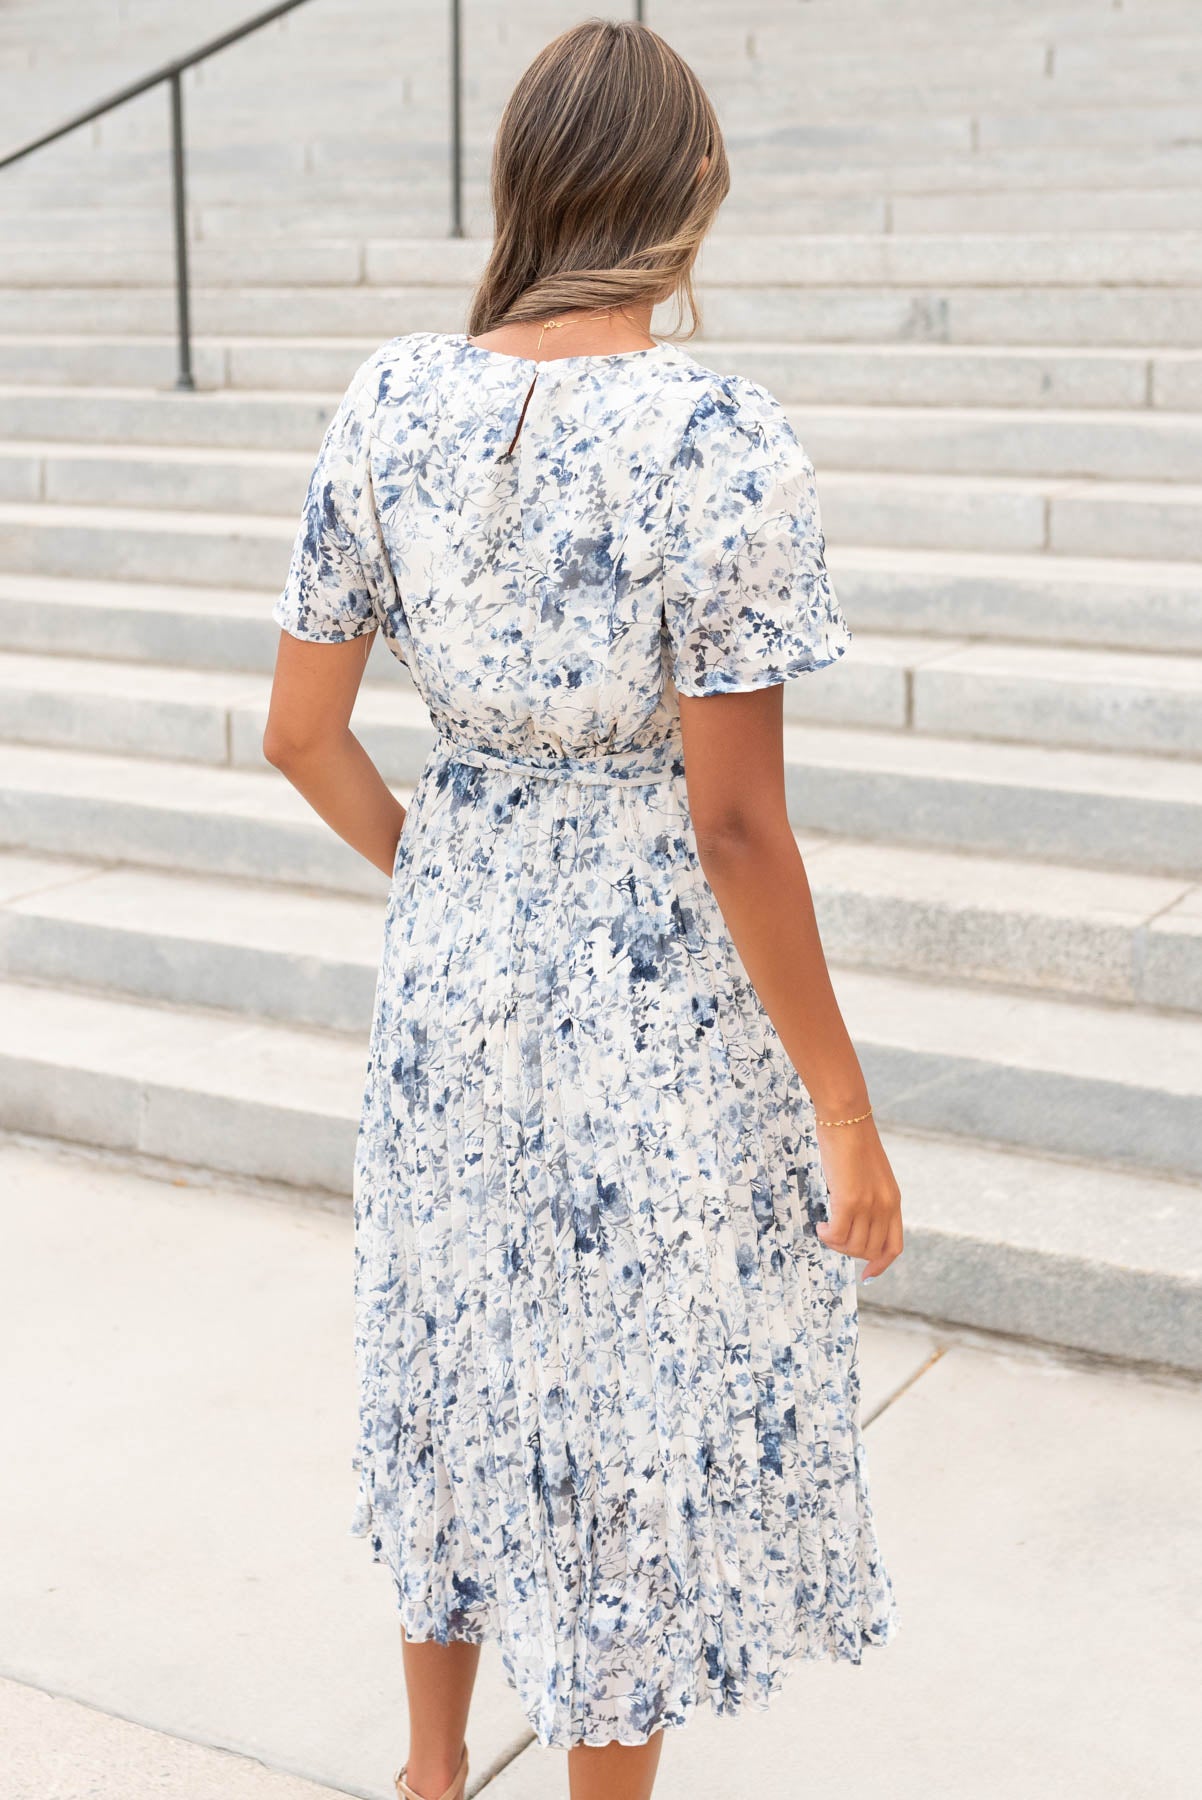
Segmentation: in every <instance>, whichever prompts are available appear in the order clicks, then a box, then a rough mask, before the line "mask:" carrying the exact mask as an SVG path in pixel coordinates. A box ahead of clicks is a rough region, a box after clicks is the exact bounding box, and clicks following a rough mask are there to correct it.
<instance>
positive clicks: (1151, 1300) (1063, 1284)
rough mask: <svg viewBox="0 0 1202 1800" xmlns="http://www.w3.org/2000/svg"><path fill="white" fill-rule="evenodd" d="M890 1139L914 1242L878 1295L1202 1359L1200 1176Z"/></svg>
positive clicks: (1112, 1349)
mask: <svg viewBox="0 0 1202 1800" xmlns="http://www.w3.org/2000/svg"><path fill="white" fill-rule="evenodd" d="M885 1141H886V1145H887V1148H888V1153H889V1159H890V1161H891V1163H892V1165H893V1169H894V1173H895V1174H896V1176H897V1179H898V1184H899V1186H900V1188H901V1190H902V1209H903V1216H904V1219H905V1231H906V1248H905V1250H904V1251H903V1253H902V1255H901V1256H900V1257H899V1258H898V1259H897V1261H896V1262H895V1263H893V1264H892V1265H891V1267H890V1269H889V1272H888V1278H887V1283H882V1284H881V1285H882V1287H883V1288H885V1289H886V1291H887V1294H888V1300H887V1302H886V1301H885V1295H884V1294H882V1303H887V1304H888V1305H889V1306H890V1307H891V1308H894V1307H895V1308H897V1309H898V1310H900V1311H902V1312H910V1313H918V1314H921V1315H922V1316H924V1317H926V1318H943V1319H948V1320H954V1321H956V1322H957V1323H959V1324H962V1325H970V1326H974V1327H977V1328H979V1329H982V1330H985V1331H1000V1332H1006V1333H1011V1334H1014V1335H1016V1336H1020V1337H1029V1338H1034V1339H1037V1340H1041V1341H1043V1342H1046V1343H1052V1344H1062V1345H1066V1346H1069V1347H1071V1348H1073V1349H1076V1350H1085V1351H1092V1352H1097V1353H1100V1354H1102V1355H1104V1356H1119V1357H1128V1358H1133V1359H1136V1360H1139V1361H1146V1362H1163V1363H1165V1364H1167V1365H1168V1366H1170V1367H1172V1368H1178V1369H1189V1370H1191V1371H1194V1372H1196V1371H1198V1370H1200V1369H1202V1306H1200V1305H1199V1299H1200V1298H1202V1279H1200V1276H1199V1270H1200V1269H1202V1207H1200V1206H1199V1202H1200V1201H1202V1190H1200V1189H1199V1188H1198V1187H1197V1186H1195V1185H1192V1184H1189V1183H1184V1182H1175V1181H1172V1180H1168V1179H1165V1178H1164V1177H1157V1176H1150V1175H1147V1174H1144V1173H1140V1174H1139V1175H1138V1176H1135V1177H1133V1176H1132V1174H1131V1173H1130V1172H1129V1171H1128V1170H1125V1169H1124V1170H1115V1169H1109V1168H1100V1167H1098V1166H1096V1165H1093V1164H1088V1163H1080V1162H1068V1161H1061V1160H1057V1159H1053V1158H1051V1157H1046V1156H1045V1157H1039V1156H1032V1155H1030V1154H1029V1153H1023V1152H1016V1151H1011V1150H1004V1149H1000V1148H996V1147H990V1146H986V1145H982V1144H972V1143H955V1142H949V1141H947V1140H945V1139H940V1138H936V1137H928V1136H920V1135H917V1134H915V1133H911V1132H902V1131H897V1130H892V1131H886V1133H885ZM1133 1190H1134V1191H1133ZM871 1292H873V1293H875V1292H876V1289H875V1288H874V1289H872V1290H871Z"/></svg>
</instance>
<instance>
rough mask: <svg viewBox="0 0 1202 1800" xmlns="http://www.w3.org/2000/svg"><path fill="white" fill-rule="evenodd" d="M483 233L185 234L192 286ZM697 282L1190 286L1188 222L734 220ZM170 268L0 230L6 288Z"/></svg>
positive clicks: (357, 277) (145, 276) (437, 257)
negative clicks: (1045, 228) (23, 239)
mask: <svg viewBox="0 0 1202 1800" xmlns="http://www.w3.org/2000/svg"><path fill="white" fill-rule="evenodd" d="M487 251H488V245H487V243H484V242H482V241H480V240H478V239H471V238H460V239H454V238H450V239H448V238H445V237H438V238H369V239H367V240H366V241H364V240H360V239H354V238H348V237H345V236H340V237H335V238H329V239H315V240H309V241H307V242H304V243H293V242H290V241H289V240H288V239H287V238H285V237H283V236H282V234H276V235H274V236H272V237H264V238H262V239H242V240H239V241H238V242H237V243H236V244H233V245H231V244H230V243H228V242H226V241H223V240H211V241H210V240H208V239H204V238H202V239H201V240H200V241H199V242H197V243H195V244H194V245H193V246H192V258H191V260H192V264H193V270H194V274H195V278H196V281H197V283H198V285H199V286H200V287H202V288H203V287H210V288H211V287H224V286H230V285H234V286H237V287H252V286H253V287H260V286H267V287H287V286H290V285H293V284H300V283H303V284H304V285H306V286H317V287H322V286H331V285H343V284H354V283H359V282H365V283H367V284H368V285H370V286H377V287H385V288H397V287H405V286H414V285H417V284H424V285H429V286H434V287H439V288H442V287H450V288H452V289H456V288H460V287H463V286H465V285H467V284H470V283H473V282H475V281H476V280H478V279H479V276H480V274H481V273H482V272H483V267H484V263H485V261H486V259H487ZM697 273H698V280H699V283H700V285H701V287H702V289H703V291H707V290H711V289H738V288H753V289H754V288H757V287H760V286H771V287H777V288H785V287H794V288H805V289H806V290H811V289H813V288H816V287H838V288H846V287H865V288H869V289H878V288H891V287H903V288H910V287H932V286H938V287H952V288H955V287H970V288H979V287H993V286H1004V287H1010V288H1017V287H1022V286H1025V285H1027V284H1030V285H1032V286H1037V287H1040V288H1049V287H1065V288H1071V289H1077V288H1089V287H1094V286H1098V285H1101V284H1112V283H1116V282H1121V283H1130V284H1132V285H1137V286H1140V287H1149V288H1156V287H1165V288H1178V289H1191V288H1196V287H1198V286H1200V285H1202V231H1200V230H1197V229H1195V230H1179V231H1174V232H1155V233H1148V232H1146V231H1145V232H1122V231H1107V232H1102V233H1098V234H1095V235H1090V234H1088V233H1085V232H1081V231H1077V232H1073V233H1071V234H1067V235H1066V234H1063V233H1058V232H1046V233H1037V232H1028V233H1017V232H1007V233H1004V234H1002V235H1000V236H992V235H990V234H988V233H986V232H974V233H967V234H966V233H963V232H947V233H912V234H910V233H907V234H903V233H899V232H896V231H894V232H888V233H882V232H879V231H874V232H863V233H859V234H846V233H845V234H839V233H834V232H817V233H813V234H808V235H797V234H794V235H789V236H785V235H782V234H767V235H761V234H757V233H744V234H741V235H739V236H737V237H736V236H723V237H717V236H715V237H713V238H710V239H708V240H707V241H706V243H705V244H704V245H703V246H702V249H701V252H700V255H699V257H698V262H697ZM171 276H172V262H171V243H170V240H169V239H168V238H167V237H166V235H164V239H163V243H162V245H161V248H160V249H158V250H157V251H156V250H152V249H149V248H142V247H140V246H138V245H136V244H135V245H132V246H131V245H125V246H120V245H117V244H113V245H107V244H99V245H91V246H84V247H81V248H76V247H75V246H74V245H72V244H70V243H66V244H62V243H60V244H52V245H50V246H47V245H45V244H40V245H33V244H30V245H23V244H21V243H19V242H18V243H10V244H9V245H8V247H7V249H6V252H5V282H6V285H8V286H10V287H17V286H27V287H31V288H37V289H41V288H70V287H79V286H82V287H86V288H89V289H95V288H108V287H121V288H124V287H132V288H139V287H155V286H157V285H159V284H161V283H163V282H166V281H170V279H171Z"/></svg>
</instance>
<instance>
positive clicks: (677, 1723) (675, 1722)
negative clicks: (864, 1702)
mask: <svg viewBox="0 0 1202 1800" xmlns="http://www.w3.org/2000/svg"><path fill="white" fill-rule="evenodd" d="M377 1532H378V1527H377V1525H376V1523H375V1520H374V1515H373V1512H372V1509H371V1506H370V1503H368V1502H365V1501H363V1500H359V1501H358V1502H357V1503H356V1506H355V1511H354V1515H353V1517H352V1520H351V1523H350V1525H349V1526H348V1527H347V1533H346V1535H347V1536H348V1537H354V1538H367V1539H368V1540H369V1541H370V1560H371V1562H372V1563H376V1564H379V1565H380V1566H381V1567H383V1568H385V1569H387V1570H388V1572H389V1574H390V1575H391V1576H392V1579H393V1583H394V1586H395V1589H396V1595H397V1601H396V1616H397V1618H398V1620H399V1623H400V1625H401V1627H402V1629H403V1630H404V1633H405V1637H406V1639H407V1641H408V1642H409V1643H411V1644H459V1643H463V1644H480V1645H484V1644H496V1645H497V1647H498V1649H499V1650H500V1652H501V1659H502V1665H503V1667H504V1670H505V1676H506V1680H507V1681H508V1683H509V1686H510V1688H511V1689H512V1690H513V1691H514V1692H515V1694H517V1697H518V1701H519V1704H520V1705H521V1706H522V1710H523V1712H524V1713H525V1715H526V1719H527V1722H528V1724H529V1726H530V1729H531V1730H532V1731H533V1733H534V1735H535V1739H536V1740H537V1742H538V1743H539V1745H540V1746H541V1747H542V1748H543V1749H544V1750H552V1749H560V1750H571V1749H575V1748H576V1747H577V1746H579V1745H588V1746H591V1747H593V1748H596V1749H600V1748H602V1747H603V1746H604V1745H606V1744H623V1745H627V1746H630V1747H632V1748H634V1747H637V1746H639V1745H643V1744H647V1743H649V1742H650V1740H651V1739H652V1738H653V1737H654V1736H655V1734H656V1733H657V1732H658V1731H661V1730H662V1731H672V1730H676V1729H679V1728H680V1727H681V1726H683V1725H687V1724H688V1723H689V1722H690V1720H691V1719H692V1717H693V1715H694V1713H696V1712H697V1711H698V1710H700V1709H704V1708H706V1707H708V1708H709V1710H710V1711H711V1712H712V1713H713V1715H714V1717H715V1718H738V1717H740V1716H743V1715H745V1714H747V1713H752V1712H758V1713H764V1712H767V1711H768V1710H769V1709H770V1707H771V1704H772V1701H773V1700H774V1699H775V1698H776V1696H777V1695H778V1694H779V1693H780V1692H781V1689H782V1688H783V1686H784V1682H785V1678H786V1676H788V1675H789V1674H790V1673H791V1672H792V1671H793V1669H795V1668H796V1666H797V1665H798V1663H811V1662H831V1663H834V1662H849V1663H852V1664H859V1663H860V1662H861V1661H862V1660H863V1651H864V1650H874V1649H884V1648H885V1646H886V1645H888V1644H891V1643H892V1642H893V1640H894V1639H895V1638H896V1637H897V1634H898V1632H899V1631H900V1630H901V1621H900V1618H899V1615H898V1612H897V1609H896V1606H894V1605H893V1604H892V1603H891V1604H890V1605H889V1606H888V1607H887V1608H886V1610H885V1612H884V1613H880V1612H878V1613H877V1614H876V1616H875V1617H871V1622H870V1623H865V1624H861V1626H860V1631H859V1637H858V1640H856V1639H854V1638H852V1639H848V1640H846V1647H840V1646H838V1645H832V1644H830V1643H829V1642H814V1641H813V1640H812V1639H811V1638H810V1637H809V1636H807V1635H806V1634H804V1633H803V1634H801V1635H799V1636H798V1638H797V1640H796V1642H795V1643H794V1644H793V1646H792V1647H791V1648H790V1649H788V1650H785V1651H784V1652H783V1653H782V1654H781V1655H780V1657H779V1658H778V1660H777V1662H776V1663H775V1665H774V1666H773V1667H772V1668H771V1669H770V1670H769V1671H768V1673H767V1674H766V1676H765V1678H764V1679H763V1680H762V1681H760V1682H757V1683H756V1684H755V1685H754V1686H751V1687H748V1688H746V1689H745V1690H744V1691H743V1692H742V1693H740V1694H738V1695H737V1696H736V1695H732V1694H726V1695H724V1694H723V1692H722V1690H717V1691H715V1690H714V1689H713V1688H712V1687H710V1688H707V1689H706V1691H705V1692H699V1691H698V1690H697V1689H693V1690H691V1691H689V1692H687V1693H682V1694H679V1695H676V1696H674V1697H673V1704H672V1706H671V1707H670V1709H666V1710H664V1711H662V1712H661V1713H659V1714H658V1715H656V1716H655V1717H654V1718H652V1719H651V1720H650V1721H649V1722H648V1723H647V1725H646V1726H645V1728H642V1729H639V1730H632V1729H631V1728H630V1727H628V1726H622V1725H620V1724H617V1723H615V1724H614V1726H613V1727H612V1728H607V1727H604V1726H593V1727H591V1728H590V1729H588V1730H586V1731H585V1732H583V1733H582V1734H581V1735H579V1736H572V1735H571V1730H570V1727H569V1728H565V1727H563V1726H562V1725H559V1724H552V1725H548V1724H547V1723H546V1722H545V1720H543V1719H541V1718H540V1717H539V1716H538V1715H537V1712H534V1713H532V1712H531V1711H530V1709H529V1707H528V1705H527V1704H526V1703H525V1702H524V1701H523V1700H522V1696H521V1693H520V1691H519V1690H518V1688H517V1684H516V1683H515V1682H514V1680H513V1677H512V1674H511V1672H510V1669H509V1667H508V1665H507V1663H506V1655H505V1640H504V1638H503V1636H502V1634H501V1632H500V1631H498V1630H497V1629H495V1628H493V1629H485V1630H482V1629H478V1628H476V1629H474V1628H458V1627H455V1626H449V1627H448V1628H447V1629H445V1630H442V1631H430V1630H428V1627H427V1625H426V1624H425V1622H424V1621H422V1620H421V1617H420V1614H418V1613H416V1612H415V1611H414V1610H413V1609H412V1608H410V1607H409V1606H408V1605H407V1603H406V1602H405V1600H404V1598H403V1583H402V1577H401V1575H400V1574H399V1573H398V1568H399V1566H400V1562H399V1561H394V1559H393V1558H392V1557H390V1556H389V1555H388V1554H387V1552H386V1551H385V1550H384V1549H383V1547H382V1544H381V1545H380V1546H379V1547H377V1545H376V1544H375V1542H374V1534H377ZM865 1606H866V1608H867V1610H868V1612H869V1614H870V1616H871V1613H872V1608H871V1602H870V1599H869V1597H868V1596H865ZM415 1620H416V1621H417V1622H416V1623H414V1621H415ZM421 1632H426V1634H427V1635H424V1636H422V1635H418V1634H419V1633H421ZM594 1710H595V1708H594Z"/></svg>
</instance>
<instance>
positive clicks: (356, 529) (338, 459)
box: [271, 357, 395, 644]
mask: <svg viewBox="0 0 1202 1800" xmlns="http://www.w3.org/2000/svg"><path fill="white" fill-rule="evenodd" d="M378 393H379V371H378V368H377V363H376V359H375V358H372V357H369V358H368V360H367V362H365V363H362V364H360V367H359V369H358V370H357V372H356V374H355V375H354V377H353V378H352V380H351V383H350V386H349V387H348V388H347V390H346V392H345V394H344V395H343V397H342V400H341V401H340V403H339V406H338V410H337V411H336V412H335V414H334V416H333V418H332V419H331V420H330V422H329V424H328V426H327V427H326V431H325V436H324V437H323V438H322V441H321V448H320V450H319V451H318V453H317V461H316V463H315V464H314V467H313V473H312V474H311V476H310V477H309V487H308V492H307V493H306V495H305V503H304V506H303V507H302V509H301V517H300V525H299V527H298V529H297V533H296V540H295V542H294V544H293V547H292V560H291V563H290V565H289V569H288V577H287V580H286V581H285V584H284V588H283V591H282V592H281V593H280V595H279V597H278V599H277V600H276V602H275V605H274V606H273V607H272V611H271V616H272V618H273V619H274V620H275V621H276V623H277V625H281V626H283V628H284V630H285V631H288V632H290V633H291V634H292V636H293V637H298V638H305V639H308V640H309V641H311V642H313V643H319V644H340V643H343V642H345V641H346V639H348V638H353V637H360V636H362V635H363V634H364V633H365V632H368V631H371V630H372V629H373V628H374V627H375V626H377V625H380V624H382V623H384V620H385V618H386V614H387V610H388V608H389V606H390V605H391V604H392V603H393V601H394V596H395V589H394V587H393V580H392V570H391V567H390V565H389V561H388V555H387V552H386V549H385V546H384V539H383V535H382V533H381V530H380V521H379V519H378V517H377V515H376V506H375V494H374V492H373V489H372V474H371V439H372V419H373V415H374V412H375V408H376V404H377V399H378Z"/></svg>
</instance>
